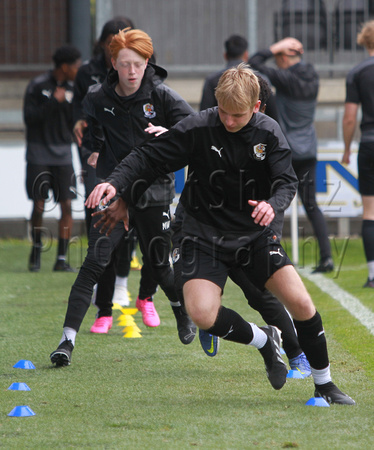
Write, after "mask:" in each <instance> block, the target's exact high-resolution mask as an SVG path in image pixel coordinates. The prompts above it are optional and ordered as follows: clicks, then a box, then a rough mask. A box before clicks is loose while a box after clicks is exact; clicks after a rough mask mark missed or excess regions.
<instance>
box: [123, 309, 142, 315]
mask: <svg viewBox="0 0 374 450" xmlns="http://www.w3.org/2000/svg"><path fill="white" fill-rule="evenodd" d="M120 310H121V311H122V313H123V314H126V315H129V316H133V315H134V314H136V313H137V312H138V311H139V310H138V308H120Z"/></svg>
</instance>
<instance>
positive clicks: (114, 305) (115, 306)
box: [112, 303, 122, 310]
mask: <svg viewBox="0 0 374 450" xmlns="http://www.w3.org/2000/svg"><path fill="white" fill-rule="evenodd" d="M112 309H119V310H121V309H122V306H121V305H119V304H118V303H113V306H112Z"/></svg>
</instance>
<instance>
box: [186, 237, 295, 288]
mask: <svg viewBox="0 0 374 450" xmlns="http://www.w3.org/2000/svg"><path fill="white" fill-rule="evenodd" d="M180 255H181V256H182V258H181V259H182V283H183V284H184V283H185V282H186V281H189V280H192V279H198V278H200V279H204V280H209V281H211V282H213V283H215V284H216V285H218V286H219V287H220V288H221V289H222V291H223V288H224V286H225V283H226V280H227V277H228V272H229V271H230V269H232V268H235V267H241V268H242V269H243V271H244V273H245V275H246V276H247V277H248V279H249V280H250V281H251V282H252V283H253V284H254V285H255V286H256V287H257V288H258V289H260V290H263V289H264V287H265V284H266V282H267V280H268V279H269V278H270V277H271V275H273V273H275V272H276V271H277V270H278V269H280V268H282V267H284V266H288V265H292V262H291V260H290V259H289V257H288V256H287V254H286V252H285V251H284V249H283V247H282V246H281V244H280V241H279V238H278V237H277V236H276V235H275V234H274V233H273V231H272V230H270V229H267V230H266V231H265V232H264V233H263V234H262V235H261V236H260V237H259V238H257V239H256V240H255V241H254V242H253V243H252V244H250V245H248V246H245V247H238V249H237V251H235V252H222V250H221V251H218V250H216V251H215V252H214V254H213V253H212V252H211V251H210V249H208V248H206V247H204V246H203V245H199V242H198V240H197V239H190V238H184V240H183V241H182V243H181V247H180Z"/></svg>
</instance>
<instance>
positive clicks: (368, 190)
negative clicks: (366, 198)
mask: <svg viewBox="0 0 374 450" xmlns="http://www.w3.org/2000/svg"><path fill="white" fill-rule="evenodd" d="M357 165H358V187H359V191H360V194H361V195H374V142H361V143H360V147H359V150H358V157H357Z"/></svg>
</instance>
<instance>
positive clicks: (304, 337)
mask: <svg viewBox="0 0 374 450" xmlns="http://www.w3.org/2000/svg"><path fill="white" fill-rule="evenodd" d="M294 324H295V328H296V331H297V335H298V338H299V343H300V347H301V348H302V350H303V352H304V353H305V355H306V357H307V358H308V361H309V364H310V366H311V367H313V369H317V370H321V369H325V368H326V367H327V366H328V365H329V356H328V353H327V343H326V336H325V332H324V330H323V326H322V319H321V316H320V315H319V313H318V311H316V313H315V315H314V316H313V317H312V318H311V319H309V320H302V321H301V320H295V319H294Z"/></svg>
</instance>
